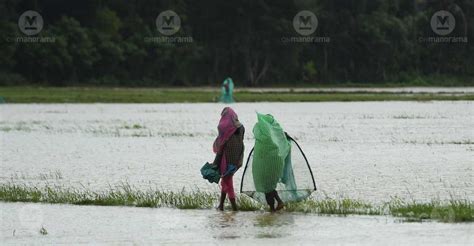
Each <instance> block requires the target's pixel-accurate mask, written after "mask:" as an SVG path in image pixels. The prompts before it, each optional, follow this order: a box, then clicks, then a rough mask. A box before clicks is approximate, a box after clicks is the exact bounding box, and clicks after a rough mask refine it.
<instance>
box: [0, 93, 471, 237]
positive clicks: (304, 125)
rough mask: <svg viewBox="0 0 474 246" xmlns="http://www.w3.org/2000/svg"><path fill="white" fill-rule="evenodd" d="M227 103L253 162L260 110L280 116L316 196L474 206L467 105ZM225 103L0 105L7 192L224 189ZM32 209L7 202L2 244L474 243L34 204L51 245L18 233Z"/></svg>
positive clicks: (248, 217)
mask: <svg viewBox="0 0 474 246" xmlns="http://www.w3.org/2000/svg"><path fill="white" fill-rule="evenodd" d="M231 106H232V107H233V108H234V109H235V110H236V112H237V113H238V114H239V118H240V121H241V122H242V123H243V124H244V125H245V126H246V139H245V144H246V154H248V153H249V151H250V149H251V147H252V146H253V141H254V140H253V137H252V127H253V125H254V124H255V122H256V114H255V112H256V111H258V112H261V113H271V114H273V115H274V116H275V118H276V119H277V120H278V121H279V122H280V123H281V125H282V127H283V128H284V129H285V130H286V131H287V132H288V133H289V134H290V135H291V136H293V137H294V138H295V139H296V140H297V141H298V143H299V144H300V145H301V147H302V149H303V151H304V152H305V154H306V156H307V158H308V160H309V162H310V165H311V168H312V170H313V173H314V176H315V179H316V184H317V187H318V191H317V192H316V193H314V197H315V198H316V199H317V198H320V197H324V196H330V197H336V198H337V197H349V198H354V199H362V200H364V201H369V202H373V203H381V202H385V201H390V200H391V199H392V198H393V197H400V198H402V199H408V200H412V199H413V200H417V201H430V200H432V199H441V200H444V199H451V198H455V199H456V198H458V199H469V200H471V201H472V200H474V172H473V168H474V162H473V160H474V158H473V157H474V124H473V123H474V107H473V104H472V102H470V101H456V102H453V101H445V102H350V103H344V102H327V103H238V104H233V105H231ZM223 107H224V105H222V104H207V103H202V104H201V103H199V104H4V105H1V106H0V110H1V114H0V140H1V142H0V143H1V145H0V146H1V147H0V161H1V165H0V167H1V171H0V182H2V183H6V182H13V183H18V184H23V183H27V184H31V185H38V186H41V185H45V184H50V185H51V184H53V185H56V184H59V185H64V186H66V187H78V188H84V187H85V188H86V189H91V190H104V189H108V188H109V186H110V185H112V186H113V185H117V184H120V183H121V182H128V183H129V184H131V185H132V186H136V187H138V188H140V189H147V188H150V187H151V188H159V189H166V190H172V191H179V190H181V189H182V188H185V189H188V190H195V189H199V190H207V191H216V192H217V190H218V186H217V185H215V184H214V185H211V184H209V183H207V182H206V181H205V180H203V179H202V178H201V176H200V173H199V169H200V167H201V166H202V165H203V164H204V163H205V162H206V161H211V160H212V159H213V153H212V142H213V140H214V138H215V137H216V134H217V130H216V126H217V123H218V120H219V114H220V111H221V110H222V108H223ZM241 175H242V171H241V170H239V171H238V172H237V174H236V176H235V178H234V184H235V185H234V186H235V187H240V177H241ZM27 205H28V204H26V205H25V204H21V203H0V207H1V208H2V209H1V213H2V214H3V215H2V222H1V227H0V228H1V236H2V238H3V239H5V240H6V242H10V243H17V242H18V243H27V244H28V243H32V242H34V243H41V242H57V243H60V242H89V243H92V242H99V243H100V242H102V243H107V242H111V243H112V242H114V243H130V242H136V243H141V242H143V243H153V242H161V243H166V242H170V243H180V242H195V243H202V244H208V243H214V244H217V243H219V242H220V240H224V242H228V243H230V244H233V243H246V242H250V243H251V244H257V243H258V244H260V243H268V244H270V243H272V242H274V241H275V239H278V240H279V241H278V242H280V240H281V241H282V242H298V243H310V244H312V243H315V242H322V243H326V244H333V243H335V244H339V243H342V244H347V243H359V242H361V243H364V242H365V243H373V244H380V242H384V243H385V242H388V243H394V244H399V243H402V244H403V243H413V244H417V243H423V244H431V243H433V244H436V243H438V244H445V243H460V244H462V243H466V242H468V241H471V242H472V240H473V239H472V237H471V236H470V235H472V234H473V233H474V231H473V230H474V228H473V227H472V224H442V223H398V222H397V221H396V220H395V219H394V218H392V217H370V216H350V217H346V218H341V217H325V216H317V215H303V214H277V215H269V214H266V213H260V212H255V213H253V212H248V213H246V212H245V213H244V212H239V213H237V214H232V213H230V214H229V213H218V212H215V211H210V210H195V211H187V210H185V211H183V210H177V209H171V210H170V209H161V208H160V209H144V208H121V207H114V208H111V207H106V208H101V207H82V206H67V205H63V206H61V205H38V206H39V207H40V209H39V210H40V211H42V212H41V213H42V214H43V215H42V216H43V218H44V220H42V221H43V222H42V223H43V224H44V226H45V228H46V229H47V230H48V232H49V233H48V235H46V236H43V235H40V234H39V233H38V231H39V229H38V227H37V226H35V227H34V228H35V230H34V233H32V234H28V233H27V232H25V231H24V229H22V226H21V225H20V224H21V218H20V217H21V216H20V215H19V214H24V213H25V212H21V211H23V210H25V209H23V208H24V207H25V206H27ZM35 206H36V205H35ZM26 210H28V209H26ZM30 210H31V209H30ZM33 210H35V209H33ZM36 211H37V208H36ZM26 217H28V216H26ZM227 220H229V221H230V222H229V221H227ZM19 221H20V224H18V223H19ZM160 221H161V222H160ZM163 221H165V223H163ZM222 221H224V222H222ZM259 221H263V224H264V226H262V225H260V224H259ZM97 222H102V223H104V224H102V223H97ZM221 222H222V223H224V224H220V223H221ZM226 223H227V224H226ZM85 225H87V226H85ZM160 226H168V227H170V228H165V229H163V228H161V227H160ZM348 227H350V228H348ZM13 230H16V232H15V236H13V233H12V231H13ZM469 232H470V233H469ZM375 234H376V235H375ZM37 240H39V241H37ZM41 240H46V241H41ZM49 240H51V241H49ZM180 240H183V241H180Z"/></svg>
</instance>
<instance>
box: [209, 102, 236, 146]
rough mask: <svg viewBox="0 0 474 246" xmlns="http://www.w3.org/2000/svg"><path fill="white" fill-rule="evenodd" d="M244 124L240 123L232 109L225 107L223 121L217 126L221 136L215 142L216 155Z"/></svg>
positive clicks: (222, 115) (222, 114)
mask: <svg viewBox="0 0 474 246" xmlns="http://www.w3.org/2000/svg"><path fill="white" fill-rule="evenodd" d="M241 126H242V124H241V123H240V122H239V118H238V116H237V114H236V113H235V112H234V110H233V109H232V108H230V107H225V108H224V109H223V110H222V113H221V120H220V121H219V125H218V126H217V130H218V131H219V136H217V138H216V140H215V141H214V145H213V150H214V153H217V152H220V151H221V150H222V148H223V147H224V144H225V143H226V142H227V140H229V138H230V137H231V136H232V135H233V134H234V133H235V131H236V130H237V128H239V127H241Z"/></svg>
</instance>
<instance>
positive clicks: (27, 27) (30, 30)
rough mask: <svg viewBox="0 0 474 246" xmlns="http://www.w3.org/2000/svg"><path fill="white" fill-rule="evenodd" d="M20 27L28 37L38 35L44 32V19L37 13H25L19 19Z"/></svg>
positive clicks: (31, 11) (29, 11)
mask: <svg viewBox="0 0 474 246" xmlns="http://www.w3.org/2000/svg"><path fill="white" fill-rule="evenodd" d="M18 27H19V28H20V31H21V32H22V33H24V34H26V35H28V36H30V35H35V34H38V33H39V32H41V30H43V17H41V15H40V14H39V13H38V12H36V11H33V10H28V11H25V12H24V13H23V14H22V15H20V18H19V19H18Z"/></svg>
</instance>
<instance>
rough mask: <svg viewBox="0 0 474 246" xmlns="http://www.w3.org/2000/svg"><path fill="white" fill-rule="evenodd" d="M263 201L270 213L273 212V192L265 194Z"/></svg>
mask: <svg viewBox="0 0 474 246" xmlns="http://www.w3.org/2000/svg"><path fill="white" fill-rule="evenodd" d="M265 199H266V200H267V203H268V206H270V211H272V212H274V211H275V197H274V195H273V191H271V192H268V193H265Z"/></svg>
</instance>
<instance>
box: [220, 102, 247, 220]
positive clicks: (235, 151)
mask: <svg viewBox="0 0 474 246" xmlns="http://www.w3.org/2000/svg"><path fill="white" fill-rule="evenodd" d="M217 129H218V131H219V136H217V138H216V140H215V141H214V145H213V150H214V153H215V154H216V157H215V159H214V165H218V166H219V170H220V173H221V197H220V200H219V206H218V207H217V208H218V209H219V210H224V202H225V198H226V196H228V197H229V201H230V204H231V205H232V210H234V211H237V203H236V202H235V192H234V184H233V180H232V178H233V176H234V173H235V172H236V171H237V169H239V168H240V167H241V166H242V160H243V157H244V134H245V128H244V126H243V125H242V124H241V123H240V122H239V119H238V117H237V114H236V113H235V112H234V110H233V109H232V108H230V107H225V108H224V110H222V113H221V119H220V121H219V125H218V126H217Z"/></svg>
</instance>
